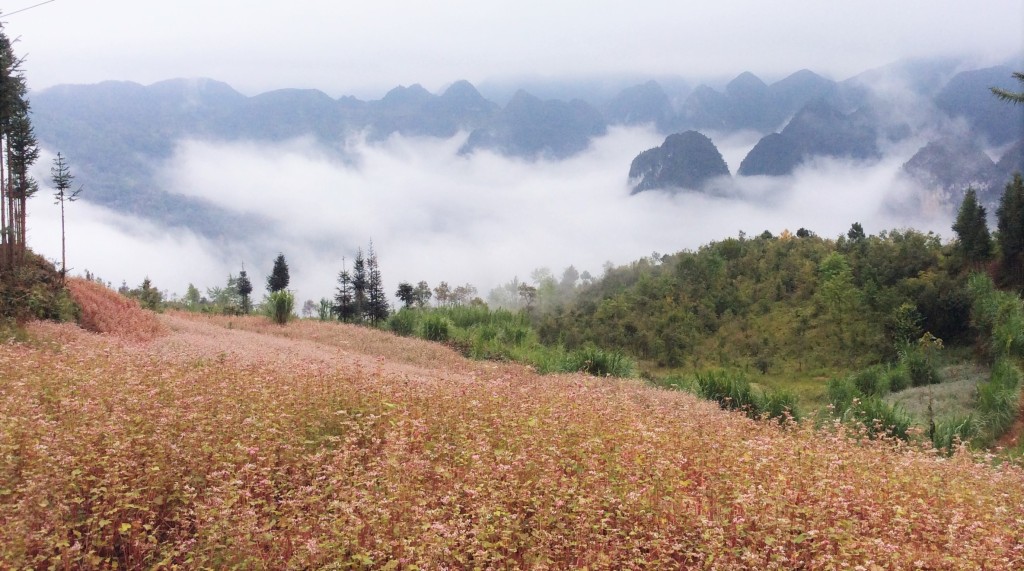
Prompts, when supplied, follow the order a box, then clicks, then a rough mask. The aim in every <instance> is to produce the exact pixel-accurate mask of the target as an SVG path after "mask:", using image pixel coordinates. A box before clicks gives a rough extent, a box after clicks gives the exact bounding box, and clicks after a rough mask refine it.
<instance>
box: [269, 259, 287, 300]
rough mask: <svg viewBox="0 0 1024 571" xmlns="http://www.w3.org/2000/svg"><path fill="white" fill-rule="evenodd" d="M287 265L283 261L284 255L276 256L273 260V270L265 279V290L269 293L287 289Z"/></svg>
mask: <svg viewBox="0 0 1024 571" xmlns="http://www.w3.org/2000/svg"><path fill="white" fill-rule="evenodd" d="M289 281H290V278H289V277H288V263H287V262H285V260H284V254H278V255H277V258H276V259H275V260H274V269H273V270H271V272H270V275H269V276H268V277H267V290H268V291H269V292H270V293H274V292H275V291H281V290H283V289H285V288H287V287H288V282H289Z"/></svg>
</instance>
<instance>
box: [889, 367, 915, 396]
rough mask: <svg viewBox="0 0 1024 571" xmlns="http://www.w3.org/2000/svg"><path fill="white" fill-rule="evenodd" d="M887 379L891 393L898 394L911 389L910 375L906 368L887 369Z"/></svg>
mask: <svg viewBox="0 0 1024 571" xmlns="http://www.w3.org/2000/svg"><path fill="white" fill-rule="evenodd" d="M885 377H886V383H887V384H888V385H889V391H890V392H893V393H898V392H900V391H902V390H905V389H908V388H910V375H909V374H908V373H907V370H906V369H905V368H904V367H901V366H895V367H889V368H887V369H886V371H885Z"/></svg>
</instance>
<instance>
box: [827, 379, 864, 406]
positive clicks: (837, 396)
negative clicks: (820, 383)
mask: <svg viewBox="0 0 1024 571" xmlns="http://www.w3.org/2000/svg"><path fill="white" fill-rule="evenodd" d="M826 390H827V392H828V402H829V404H831V405H832V409H833V410H834V412H835V413H836V414H839V415H842V414H843V413H845V412H846V411H847V410H848V409H849V408H850V407H851V406H853V401H854V399H857V398H860V397H862V396H864V395H862V394H861V392H860V391H859V390H858V389H857V385H856V384H854V382H853V380H852V379H849V378H846V379H830V380H829V382H828V385H826Z"/></svg>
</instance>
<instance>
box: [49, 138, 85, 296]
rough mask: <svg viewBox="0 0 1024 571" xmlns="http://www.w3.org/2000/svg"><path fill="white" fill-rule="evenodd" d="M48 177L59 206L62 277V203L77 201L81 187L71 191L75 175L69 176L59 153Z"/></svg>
mask: <svg viewBox="0 0 1024 571" xmlns="http://www.w3.org/2000/svg"><path fill="white" fill-rule="evenodd" d="M50 175H51V176H52V177H53V188H54V189H55V190H56V191H57V192H54V193H53V198H54V199H55V201H56V204H60V275H61V277H63V276H65V275H67V271H68V256H67V247H66V242H65V233H64V203H65V202H74V201H76V200H78V193H80V192H82V187H78V190H74V191H72V190H71V183H72V181H74V180H75V175H73V174H71V168H70V167H69V166H68V164H67V163H66V162H65V161H64V156H63V155H61V154H60V153H57V157H56V158H55V159H53V166H52V167H50ZM69 191H70V192H69Z"/></svg>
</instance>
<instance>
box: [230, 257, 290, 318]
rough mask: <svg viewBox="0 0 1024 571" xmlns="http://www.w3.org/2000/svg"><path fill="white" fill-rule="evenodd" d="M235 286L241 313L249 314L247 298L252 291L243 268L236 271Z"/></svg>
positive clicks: (249, 303)
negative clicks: (240, 299)
mask: <svg viewBox="0 0 1024 571" xmlns="http://www.w3.org/2000/svg"><path fill="white" fill-rule="evenodd" d="M286 271H287V270H286ZM235 287H236V288H237V289H238V296H239V297H241V298H242V315H249V312H250V311H252V301H251V300H250V298H249V295H250V294H251V293H252V282H251V281H249V276H248V275H247V274H246V273H245V269H244V268H243V269H242V271H240V272H238V280H236V282H235Z"/></svg>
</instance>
